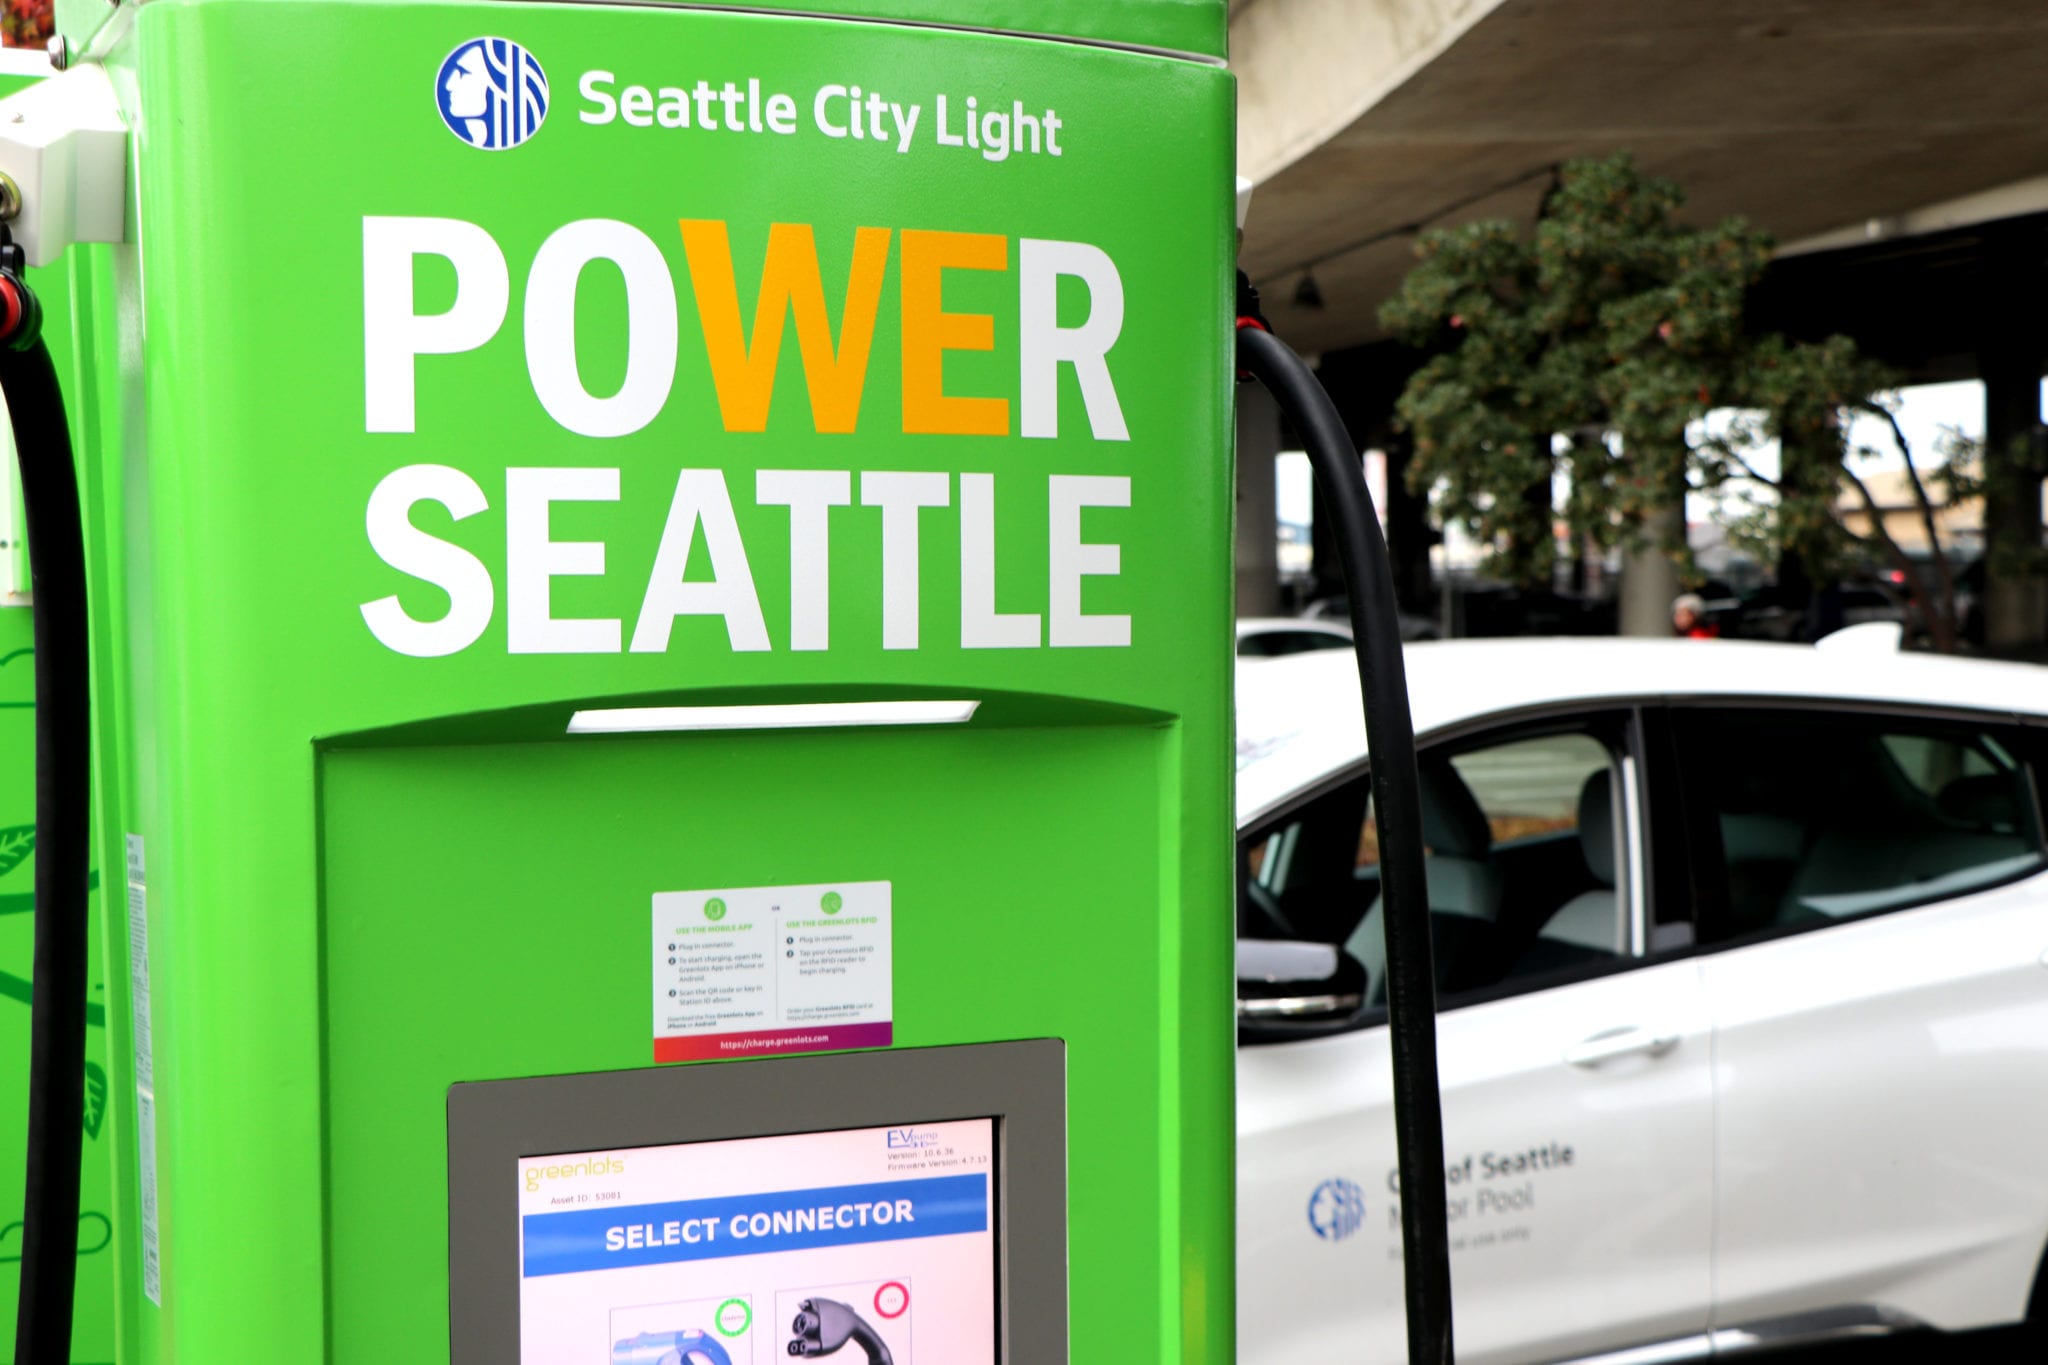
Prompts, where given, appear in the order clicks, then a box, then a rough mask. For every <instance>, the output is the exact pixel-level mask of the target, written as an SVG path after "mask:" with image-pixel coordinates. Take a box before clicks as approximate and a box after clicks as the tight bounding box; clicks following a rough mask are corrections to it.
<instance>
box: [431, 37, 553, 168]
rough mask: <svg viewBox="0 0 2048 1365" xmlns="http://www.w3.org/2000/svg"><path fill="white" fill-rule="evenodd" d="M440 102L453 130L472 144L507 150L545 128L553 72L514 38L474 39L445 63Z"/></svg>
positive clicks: (437, 81)
mask: <svg viewBox="0 0 2048 1365" xmlns="http://www.w3.org/2000/svg"><path fill="white" fill-rule="evenodd" d="M434 102H435V103H436V104H437V105H438V106H439V107H440V110H441V121H442V122H443V123H445V124H447V125H448V131H449V132H451V133H453V134H455V136H457V137H459V138H461V139H462V140H463V141H464V142H467V143H468V144H469V145H470V146H472V147H482V148H484V149H485V150H487V151H503V150H504V149H506V148H508V147H517V146H518V145H519V144H520V143H522V142H524V141H526V139H528V138H530V137H532V136H533V135H534V134H535V133H537V132H539V131H540V125H541V121H542V120H543V119H545V118H546V117H547V116H548V76H547V72H545V71H543V70H541V65H540V63H539V62H538V61H536V60H534V56H533V54H532V53H531V52H528V51H527V50H526V49H525V48H523V47H521V46H520V45H519V44H517V43H515V42H513V41H512V40H511V39H510V38H472V39H470V40H469V41H468V42H466V43H463V44H461V45H460V46H458V47H457V48H456V49H455V50H454V51H453V52H451V53H449V54H448V57H447V59H446V60H445V61H443V62H442V63H441V71H440V74H439V75H437V76H436V77H435V78H434Z"/></svg>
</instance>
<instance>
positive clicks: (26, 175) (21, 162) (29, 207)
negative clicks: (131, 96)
mask: <svg viewBox="0 0 2048 1365" xmlns="http://www.w3.org/2000/svg"><path fill="white" fill-rule="evenodd" d="M127 169H128V124H127V120H126V119H124V118H123V117H122V115H121V104H120V101H119V99H117V98H116V97H115V94H114V87H113V83H112V82H111V81H109V80H108V78H107V72H106V68H104V67H102V66H100V65H98V64H97V63H92V64H87V65H82V66H75V67H73V68H72V69H71V70H69V71H66V72H64V73H63V74H62V75H59V76H52V77H51V78H50V79H48V80H45V81H38V82H36V83H35V84H34V85H31V86H29V87H28V88H27V89H25V90H22V91H20V92H19V93H17V94H14V95H10V96H9V97H8V98H6V99H4V100H0V183H4V184H6V185H8V186H11V188H12V190H13V193H11V194H0V198H4V199H5V200H6V201H7V205H8V206H11V205H13V204H14V203H16V202H18V204H19V208H18V209H17V211H16V213H15V215H14V217H13V218H12V220H11V221H10V222H9V224H8V225H9V227H10V228H11V229H12V230H13V233H14V239H15V241H17V242H19V243H20V244H21V247H22V250H23V251H24V252H25V253H26V254H27V257H28V263H29V264H30V265H48V264H50V263H51V262H52V261H54V260H56V259H57V258H58V257H59V256H61V255H63V254H64V249H65V248H66V247H68V246H70V245H71V244H72V243H73V242H118V241H121V240H122V239H123V236H124V234H125V232H126V228H127Z"/></svg>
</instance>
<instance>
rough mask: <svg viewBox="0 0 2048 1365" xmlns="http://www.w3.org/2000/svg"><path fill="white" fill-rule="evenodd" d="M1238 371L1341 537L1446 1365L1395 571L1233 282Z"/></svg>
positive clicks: (1345, 460) (1405, 1078)
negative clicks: (1288, 437)
mask: <svg viewBox="0 0 2048 1365" xmlns="http://www.w3.org/2000/svg"><path fill="white" fill-rule="evenodd" d="M1237 292H1238V301H1237V367H1238V376H1239V377H1240V378H1247V379H1256V380H1257V381H1258V382H1259V383H1261V384H1263V385H1265V386H1266V390H1267V391H1268V392H1269V393H1271V394H1272V395H1273V398H1274V400H1275V401H1276V402H1277V403H1278V404H1279V405H1280V410H1281V411H1282V412H1284V413H1286V414H1287V419H1288V421H1290V422H1292V423H1293V424H1294V429H1295V431H1296V433H1297V434H1299V435H1300V437H1301V439H1302V442H1303V444H1304V445H1306V446H1307V448H1308V458H1309V463H1310V464H1311V465H1312V466H1313V467H1314V469H1315V480H1316V493H1317V495H1318V496H1319V497H1321V498H1322V499H1323V500H1324V503H1325V505H1326V506H1327V507H1328V508H1329V510H1330V514H1331V520H1332V521H1333V522H1334V523H1335V525H1336V529H1337V537H1336V539H1337V552H1338V557H1339V558H1340V559H1342V561H1343V565H1344V584H1345V589H1346V591H1345V597H1346V600H1347V602H1348V603H1349V605H1350V608H1351V638H1352V648H1353V650H1354V651H1355V652H1356V654H1357V656H1358V682H1359V688H1360V691H1361V692H1362V694H1363V697H1364V701H1365V743H1366V751H1367V753H1368V754H1369V755H1370V757H1371V768H1370V772H1371V774H1372V809H1373V822H1374V824H1375V826H1376V827H1377V828H1378V831H1379V848H1380V897H1381V904H1382V907H1383V909H1382V914H1381V922H1382V923H1383V924H1384V925H1385V928H1386V936H1387V1016H1388V1019H1387V1031H1388V1033H1389V1035H1390V1036H1391V1038H1392V1040H1393V1054H1394V1136H1395V1142H1396V1146H1397V1149H1398V1151H1399V1154H1400V1155H1399V1160H1400V1169H1401V1250H1402V1263H1403V1266H1404V1269H1405V1271H1406V1277H1405V1278H1406V1288H1407V1298H1406V1302H1407V1310H1408V1361H1409V1365H1450V1361H1451V1359H1452V1356H1451V1246H1450V1240H1451V1239H1450V1224H1449V1216H1448V1210H1447V1208H1446V1207H1445V1203H1446V1194H1445V1190H1444V1122H1443V1104H1442V1099H1441V1097H1440V1095H1439V1093H1438V1089H1437V1069H1436V975H1435V968H1434V964H1433V962H1432V957H1433V954H1432V952H1431V945H1430V937H1429V887H1428V883H1427V881H1426V879H1425V878H1426V874H1425V873H1424V871H1423V867H1422V800H1421V791H1420V784H1419V783H1418V781H1417V779H1416V775H1415V722H1414V718H1413V717H1411V716H1410V715H1409V713H1408V675H1407V670H1406V668H1405V667H1404V665H1403V663H1402V659H1401V631H1400V626H1399V623H1398V620H1397V618H1396V616H1395V607H1394V575H1393V567H1392V565H1391V564H1390V562H1389V561H1388V559H1387V543H1386V540H1385V538H1384V537H1383V536H1381V534H1380V521H1379V516H1378V514H1377V513H1375V512H1374V510H1373V505H1372V491H1371V490H1370V489H1368V488H1367V487H1366V485H1365V467H1364V465H1363V463H1362V462H1361V460H1360V458H1359V451H1358V447H1357V446H1356V445H1354V444H1352V441H1351V433H1350V432H1349V431H1347V430H1346V429H1345V427H1344V419H1343V418H1342V417H1340V416H1339V415H1338V413H1337V408H1336V405H1335V404H1333V403H1332V402H1331V401H1330V395H1329V394H1327V393H1325V392H1324V391H1323V386H1322V384H1321V383H1319V382H1318V381H1317V379H1316V377H1315V374H1314V373H1313V372H1312V371H1310V369H1309V367H1308V365H1307V363H1306V362H1304V361H1303V360H1302V358H1301V357H1300V356H1298V355H1296V354H1295V353H1294V352H1293V350H1292V349H1290V348H1289V347H1288V346H1287V344H1286V343H1285V342H1282V341H1281V340H1280V339H1279V338H1278V337H1276V336H1274V335H1273V334H1272V331H1271V330H1270V329H1269V328H1268V327H1267V326H1266V322H1265V319H1264V318H1263V317H1262V316H1261V315H1260V312H1259V301H1258V293H1257V291H1256V290H1254V289H1253V288H1252V287H1251V283H1250V281H1248V280H1247V279H1246V278H1245V276H1244V273H1243V272H1242V271H1240V272H1239V273H1238V277H1237Z"/></svg>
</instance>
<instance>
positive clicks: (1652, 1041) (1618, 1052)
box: [1564, 1024, 1678, 1066]
mask: <svg viewBox="0 0 2048 1365" xmlns="http://www.w3.org/2000/svg"><path fill="white" fill-rule="evenodd" d="M1677 1046H1678V1035H1677V1034H1675V1033H1658V1032H1655V1031H1654V1030H1651V1029H1646V1028H1642V1027H1640V1026H1638V1025H1635V1024H1625V1025H1623V1026H1621V1027H1620V1028H1608V1029H1601V1030H1600V1031H1599V1032H1598V1033H1596V1034H1594V1035H1592V1036H1591V1037H1590V1038H1586V1039H1584V1040H1583V1041H1581V1042H1579V1043H1577V1044H1575V1045H1574V1046H1572V1047H1568V1048H1566V1049H1565V1051H1564V1059H1565V1062H1566V1063H1567V1064H1568V1065H1571V1066H1598V1065H1600V1063H1602V1062H1605V1061H1609V1060H1611V1059H1613V1058H1615V1057H1627V1056H1630V1055H1632V1054H1634V1053H1642V1054H1643V1055H1645V1056H1649V1057H1661V1056H1663V1055H1664V1054H1665V1053H1667V1052H1669V1051H1671V1049H1672V1048H1675V1047H1677Z"/></svg>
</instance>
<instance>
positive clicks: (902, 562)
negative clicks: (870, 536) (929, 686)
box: [860, 470, 951, 649]
mask: <svg viewBox="0 0 2048 1365" xmlns="http://www.w3.org/2000/svg"><path fill="white" fill-rule="evenodd" d="M947 483H948V480H947V478H946V476H945V475H944V474H932V473H913V472H898V471H894V470H869V471H866V472H864V473H862V475H861V476H860V501H861V506H863V507H879V508H881V509H882V648H884V649H916V648H917V624H918V623H917V587H918V583H917V578H918V570H917V511H918V509H919V508H920V507H944V506H945V505H946V504H947V503H948V502H949V501H951V496H950V495H951V490H950V489H949V488H948V487H947Z"/></svg>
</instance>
